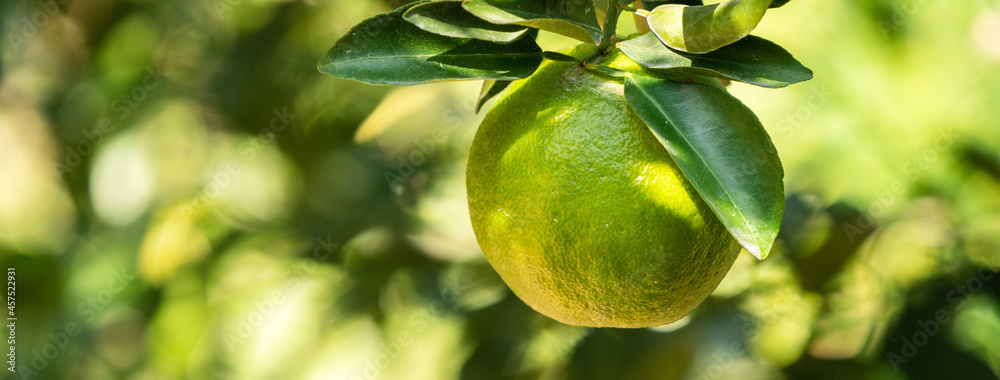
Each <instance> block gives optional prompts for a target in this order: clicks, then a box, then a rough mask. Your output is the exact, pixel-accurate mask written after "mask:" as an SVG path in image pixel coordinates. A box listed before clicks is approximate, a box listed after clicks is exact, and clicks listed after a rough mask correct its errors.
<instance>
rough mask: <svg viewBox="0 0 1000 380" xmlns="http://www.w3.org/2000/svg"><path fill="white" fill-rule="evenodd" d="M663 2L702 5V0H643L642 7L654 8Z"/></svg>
mask: <svg viewBox="0 0 1000 380" xmlns="http://www.w3.org/2000/svg"><path fill="white" fill-rule="evenodd" d="M663 4H683V5H702V4H704V3H702V2H701V0H642V7H643V8H646V9H653V8H656V7H658V6H661V5H663Z"/></svg>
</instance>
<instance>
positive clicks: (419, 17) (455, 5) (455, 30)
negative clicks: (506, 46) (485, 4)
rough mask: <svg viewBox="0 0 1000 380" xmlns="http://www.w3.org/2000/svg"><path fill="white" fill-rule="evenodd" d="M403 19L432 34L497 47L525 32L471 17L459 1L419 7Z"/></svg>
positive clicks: (437, 2) (425, 4)
mask: <svg viewBox="0 0 1000 380" xmlns="http://www.w3.org/2000/svg"><path fill="white" fill-rule="evenodd" d="M403 18H404V19H406V21H409V22H411V23H413V25H416V26H417V27H419V28H420V29H423V30H426V31H428V32H431V33H435V34H440V35H443V36H449V37H456V38H476V39H480V40H487V41H493V42H500V43H508V42H511V41H514V40H516V39H518V38H519V37H521V36H522V35H524V32H525V31H527V30H528V29H527V28H525V27H523V26H517V25H496V24H493V23H490V22H488V21H486V20H483V19H481V18H478V17H476V16H473V15H472V14H471V13H469V12H468V11H466V10H465V8H462V2H461V1H433V2H429V3H423V4H419V5H416V6H414V7H413V8H410V10H408V11H406V13H404V14H403Z"/></svg>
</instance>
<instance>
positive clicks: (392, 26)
mask: <svg viewBox="0 0 1000 380" xmlns="http://www.w3.org/2000/svg"><path fill="white" fill-rule="evenodd" d="M413 6H414V5H413V4H411V5H405V6H403V7H400V8H399V9H396V10H395V11H392V12H389V13H384V14H381V15H378V16H375V17H373V18H370V19H368V20H365V21H363V22H362V23H361V24H358V25H357V26H355V27H354V28H353V29H351V31H349V32H348V33H347V34H346V35H345V36H344V37H343V38H341V39H340V40H339V41H337V43H336V44H334V45H333V48H331V49H330V51H329V52H328V53H327V54H326V56H324V57H323V58H322V59H321V60H320V61H319V65H318V66H319V71H320V72H323V73H326V74H330V75H333V76H335V77H338V78H345V79H353V80H357V81H361V82H366V83H372V84H391V85H408V84H417V83H425V82H436V81H444V80H469V79H497V80H516V79H521V78H526V77H528V76H530V75H531V74H533V73H534V72H535V70H536V69H537V68H538V65H540V64H541V62H542V49H541V48H539V47H538V45H537V44H536V43H535V41H534V40H533V39H531V38H521V39H518V40H517V41H514V42H512V43H509V44H498V43H494V42H489V41H482V40H474V39H472V40H470V39H465V38H453V37H446V36H442V35H438V34H434V33H430V32H427V31H424V30H422V29H420V28H418V27H416V26H415V25H413V24H411V23H409V22H407V21H406V20H404V19H403V14H404V13H405V12H406V11H407V10H409V9H411V8H412V7H413Z"/></svg>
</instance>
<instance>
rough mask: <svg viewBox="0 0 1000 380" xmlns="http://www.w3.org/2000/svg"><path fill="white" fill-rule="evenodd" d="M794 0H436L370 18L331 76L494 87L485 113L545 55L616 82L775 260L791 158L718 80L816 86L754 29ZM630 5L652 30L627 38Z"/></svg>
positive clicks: (349, 39) (726, 212)
mask: <svg viewBox="0 0 1000 380" xmlns="http://www.w3.org/2000/svg"><path fill="white" fill-rule="evenodd" d="M787 2H788V1H787V0H725V1H722V2H720V3H717V4H710V5H704V4H702V2H701V1H700V0H659V1H657V0H648V1H647V0H642V1H641V4H642V5H643V9H635V8H632V7H631V6H630V5H631V3H632V2H631V1H624V0H602V1H601V3H605V4H607V5H608V7H607V9H597V7H596V6H595V2H594V0H544V1H540V0H424V1H418V2H415V3H411V4H407V5H404V6H402V7H400V8H398V9H396V10H393V11H391V12H388V13H384V14H380V15H377V16H375V17H373V18H371V19H368V20H365V21H363V22H361V23H360V24H358V25H357V26H355V27H354V28H353V29H351V30H350V31H349V32H348V33H347V34H346V35H345V36H344V37H342V38H341V39H340V40H339V41H337V42H336V44H335V45H334V46H333V47H332V48H331V49H330V51H329V52H328V53H327V54H326V56H324V57H323V58H322V59H321V60H320V62H319V70H320V71H321V72H323V73H326V74H330V75H333V76H335V77H340V78H346V79H353V80H358V81H361V82H366V83H371V84H387V85H411V84H418V83H426V82H435V81H451V80H483V81H484V85H483V89H482V92H481V94H480V97H479V100H478V103H477V111H478V109H479V107H481V106H482V104H483V103H484V102H485V101H486V100H488V99H490V98H491V97H493V96H496V95H497V94H499V93H501V92H502V90H503V89H504V88H506V87H507V85H508V84H509V83H510V82H511V81H514V80H518V79H523V78H527V77H529V76H531V75H532V74H533V73H534V72H535V71H536V70H537V68H538V67H539V66H540V65H541V64H542V62H543V61H544V60H546V59H548V60H555V61H573V62H575V63H577V64H580V65H584V66H586V67H587V68H589V69H592V70H595V71H597V72H600V73H605V74H611V75H613V76H615V77H617V78H616V80H619V81H622V82H623V83H624V85H625V97H626V99H627V101H628V103H629V105H630V106H631V107H632V109H633V110H634V111H635V112H636V113H637V114H638V115H639V116H640V117H641V118H642V119H643V120H644V121H645V122H646V124H647V125H648V126H649V128H650V131H651V132H652V133H653V134H654V135H656V136H657V137H658V138H659V140H660V141H661V143H662V144H663V146H664V148H665V149H666V150H667V151H668V152H669V153H670V154H671V156H672V157H673V158H674V160H675V161H676V162H677V164H678V166H679V167H680V168H681V170H682V171H683V172H684V174H685V175H686V176H687V178H688V179H689V180H690V181H691V183H692V184H694V186H695V187H696V188H697V189H698V192H699V193H700V194H701V196H702V197H703V198H704V199H705V201H706V203H708V204H709V206H711V208H712V210H713V211H714V212H715V214H716V216H718V218H719V219H720V220H721V221H722V222H723V224H724V225H726V227H727V228H728V229H729V231H730V232H731V233H732V235H733V236H734V237H735V238H736V239H737V240H738V241H739V242H740V243H741V244H742V245H743V246H744V248H746V249H747V250H748V251H749V252H751V253H752V254H754V255H755V256H757V257H758V258H764V257H765V256H766V255H767V253H768V251H769V250H770V248H771V245H772V244H773V242H774V239H775V237H776V236H777V232H778V227H779V226H780V223H781V216H782V213H783V210H784V189H783V184H782V178H783V172H782V168H781V162H780V161H779V159H778V157H777V153H776V151H775V148H774V145H773V144H772V142H771V140H770V137H769V136H768V135H767V132H766V131H765V130H764V128H763V126H762V125H761V123H760V121H759V120H758V119H757V117H756V116H755V115H754V114H753V112H752V111H751V110H750V109H749V108H747V107H746V106H744V105H743V104H742V103H741V102H740V101H739V100H738V99H736V98H734V97H733V96H731V95H730V94H729V93H728V92H727V91H726V90H725V88H724V87H722V86H721V85H719V84H718V83H719V82H718V81H717V80H716V78H717V79H725V80H732V81H739V82H744V83H748V84H752V85H756V86H762V87H768V88H780V87H785V86H788V85H791V84H794V83H798V82H802V81H805V80H808V79H810V78H812V71H810V70H809V69H808V68H806V67H805V66H803V65H802V64H801V63H799V62H798V61H797V60H796V59H795V58H793V57H792V55H791V54H790V53H789V52H787V51H786V50H785V49H783V48H781V47H780V46H778V45H777V44H774V43H773V42H770V41H767V40H765V39H763V38H760V37H756V36H751V35H750V32H751V31H753V29H754V28H756V26H757V25H758V23H759V22H760V21H761V19H762V18H763V16H764V14H765V13H766V11H767V10H768V9H770V8H776V7H780V6H782V5H785V3H787ZM637 3H638V2H637ZM623 11H628V12H632V13H634V14H635V15H636V16H638V17H643V18H645V20H646V22H647V23H648V25H649V28H650V30H651V32H648V33H645V34H640V35H635V36H630V37H629V38H626V39H624V40H622V41H619V40H618V38H617V36H616V35H615V27H616V25H617V20H618V17H619V15H620V14H621V13H622V12H623ZM599 18H603V19H604V25H603V26H602V25H601V23H600V22H599V21H598V20H599ZM537 30H544V31H548V32H553V33H558V34H561V35H565V36H568V37H572V38H575V39H577V40H580V41H581V42H583V43H588V44H595V45H598V46H599V47H601V49H599V50H598V51H599V53H598V55H596V56H594V57H589V58H586V59H578V58H574V57H570V56H567V55H564V54H561V53H558V52H548V51H543V50H542V49H541V48H540V47H539V46H538V44H537V43H536V42H535V36H537ZM610 54H624V55H625V56H627V57H628V58H629V59H631V60H632V61H634V62H635V63H636V65H633V66H634V69H625V70H623V69H621V68H620V67H618V68H612V67H609V66H607V65H605V64H603V62H605V61H606V60H605V59H603V58H604V57H605V56H607V55H610Z"/></svg>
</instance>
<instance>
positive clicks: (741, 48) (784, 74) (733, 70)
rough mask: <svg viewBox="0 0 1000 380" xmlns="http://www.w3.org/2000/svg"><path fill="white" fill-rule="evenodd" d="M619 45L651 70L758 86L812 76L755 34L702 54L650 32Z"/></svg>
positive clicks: (810, 77)
mask: <svg viewBox="0 0 1000 380" xmlns="http://www.w3.org/2000/svg"><path fill="white" fill-rule="evenodd" d="M618 48H619V49H621V50H622V52H624V53H625V55H627V56H628V57H629V58H632V60H633V61H635V62H636V63H638V64H640V65H642V66H645V67H646V68H649V69H652V70H653V71H654V72H655V71H659V70H678V71H681V72H689V73H691V74H698V75H708V76H714V77H720V78H727V79H732V80H735V81H740V82H745V83H749V84H753V85H757V86H761V87H769V88H780V87H785V86H788V85H791V84H795V83H798V82H802V81H807V80H809V79H812V75H813V74H812V70H809V69H808V68H806V67H805V66H802V64H801V63H799V61H797V60H795V58H794V57H792V55H791V54H790V53H788V51H786V50H785V49H782V48H781V46H778V45H777V44H775V43H773V42H771V41H768V40H765V39H763V38H760V37H755V36H747V37H745V38H743V39H742V40H739V41H736V42H734V43H733V44H731V45H728V46H725V47H722V48H720V49H718V50H716V51H713V52H710V53H705V54H691V53H685V52H680V51H676V50H673V49H670V48H668V47H666V46H665V45H663V43H662V42H660V40H659V39H657V38H656V36H654V35H652V34H651V33H647V34H645V35H642V36H639V37H636V38H633V39H631V40H628V41H624V42H621V43H619V44H618Z"/></svg>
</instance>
